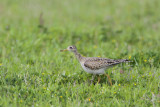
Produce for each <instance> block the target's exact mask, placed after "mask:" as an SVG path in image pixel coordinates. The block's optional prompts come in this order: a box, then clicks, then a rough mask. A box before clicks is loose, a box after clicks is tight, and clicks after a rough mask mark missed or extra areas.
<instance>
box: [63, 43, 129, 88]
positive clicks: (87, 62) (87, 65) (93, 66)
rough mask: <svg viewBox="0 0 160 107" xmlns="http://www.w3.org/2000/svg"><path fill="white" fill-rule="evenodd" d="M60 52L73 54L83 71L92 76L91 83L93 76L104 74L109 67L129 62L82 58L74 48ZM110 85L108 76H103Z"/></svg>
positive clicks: (124, 60) (70, 47)
mask: <svg viewBox="0 0 160 107" xmlns="http://www.w3.org/2000/svg"><path fill="white" fill-rule="evenodd" d="M62 51H71V52H73V53H74V54H75V56H76V58H77V59H78V61H79V62H80V64H81V66H82V68H83V69H84V71H86V72H88V73H91V74H94V75H93V78H92V81H93V79H94V77H95V75H99V74H105V70H106V69H107V68H109V67H112V66H114V65H117V64H120V63H123V62H130V61H129V60H128V59H117V60H114V59H107V58H100V57H83V56H81V54H79V53H78V51H77V48H76V46H68V48H67V49H64V50H61V52H62ZM105 75H106V76H107V78H108V80H109V82H110V85H112V81H111V79H110V76H109V75H108V74H105ZM99 82H100V77H98V83H99Z"/></svg>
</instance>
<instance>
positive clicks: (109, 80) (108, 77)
mask: <svg viewBox="0 0 160 107" xmlns="http://www.w3.org/2000/svg"><path fill="white" fill-rule="evenodd" d="M105 75H106V76H107V78H108V80H109V83H110V85H111V86H112V81H111V78H110V76H109V75H108V74H105Z"/></svg>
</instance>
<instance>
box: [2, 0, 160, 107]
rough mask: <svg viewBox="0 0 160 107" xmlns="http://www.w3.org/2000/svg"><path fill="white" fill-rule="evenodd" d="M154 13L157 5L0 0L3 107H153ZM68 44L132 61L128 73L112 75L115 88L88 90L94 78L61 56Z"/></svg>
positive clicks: (142, 0)
mask: <svg viewBox="0 0 160 107" xmlns="http://www.w3.org/2000/svg"><path fill="white" fill-rule="evenodd" d="M159 13H160V0H0V72H1V73H0V78H1V79H0V85H1V86H2V88H0V92H2V93H1V94H0V95H1V96H3V97H0V100H2V104H4V102H6V103H5V104H12V103H13V102H14V103H15V106H17V103H18V104H19V103H20V104H21V103H22V102H24V103H23V104H24V105H25V104H26V105H29V106H31V105H34V104H40V103H41V105H43V104H42V103H43V102H44V105H45V104H48V105H52V104H57V105H59V104H61V102H63V100H61V98H62V97H63V98H64V99H65V100H64V102H65V101H66V102H70V103H69V104H72V101H75V102H74V104H75V105H76V104H79V103H78V102H79V100H80V101H81V102H82V103H83V102H85V101H86V99H87V98H91V97H92V99H90V100H89V101H92V100H93V101H97V102H98V103H97V104H102V103H106V104H111V103H112V102H115V101H119V102H120V103H118V104H120V105H121V106H124V105H123V104H126V105H127V106H136V104H140V105H141V104H142V106H143V104H144V105H145V104H150V106H151V105H152V104H153V103H152V102H151V101H150V100H151V99H152V98H157V99H158V97H153V96H152V95H153V93H152V92H154V93H157V94H158V92H159V87H158V83H159V82H158V78H159V77H158V76H159V74H160V73H159V71H160V70H159V64H160V51H159V50H160V42H159V41H160V14H159ZM69 45H76V46H77V48H78V51H79V52H80V53H81V54H82V55H83V56H88V57H89V56H90V57H105V58H113V59H129V60H132V61H133V63H132V64H131V66H132V69H130V68H128V69H130V70H128V69H127V67H126V69H127V70H126V73H125V74H124V75H121V74H120V73H119V71H120V70H114V69H112V71H109V74H111V72H112V73H115V74H114V75H111V78H112V79H113V80H114V82H115V84H114V86H115V87H114V88H110V87H108V85H106V84H107V83H106V82H105V81H106V80H105V79H103V83H104V84H105V85H104V86H103V87H105V88H101V86H99V85H97V86H95V87H94V86H92V87H88V85H86V84H83V83H85V82H86V81H87V79H88V78H91V75H90V74H87V73H85V72H84V71H83V70H82V69H81V67H80V64H79V62H78V61H77V60H76V59H75V58H74V55H73V54H72V53H69V52H66V53H60V52H59V50H60V49H64V48H67V47H68V46H69ZM117 71H118V72H117ZM132 71H133V72H132ZM128 72H129V73H128ZM107 73H108V72H107ZM152 76H155V77H154V78H152ZM70 84H71V85H70ZM73 84H74V86H75V87H76V88H75V87H74V86H73ZM118 84H120V85H118ZM123 84H124V85H125V87H127V88H123ZM126 84H127V85H126ZM133 84H134V85H133ZM66 87H67V88H66ZM77 87H78V89H79V90H81V91H82V92H83V93H84V94H81V92H80V91H78V92H77V91H76V90H77ZM84 87H85V88H84ZM98 87H100V88H98ZM119 87H122V88H121V91H117V90H120V88H119ZM72 89H73V90H72ZM74 89H75V90H74ZM101 89H105V91H104V90H101ZM37 90H38V91H37ZM88 90H92V92H91V91H88ZM97 90H99V91H97ZM106 90H107V91H106ZM102 91H103V92H105V93H107V95H106V94H103V95H102V93H101V92H102ZM66 92H68V94H67V93H66ZM94 92H97V93H98V94H97V93H94ZM116 92H117V93H119V94H115V93H116ZM126 93H127V94H126ZM146 93H147V94H146ZM97 95H99V96H98V97H97ZM108 95H109V97H108ZM124 95H125V96H124ZM8 96H9V97H8ZM53 96H54V97H53ZM61 96H62V97H61ZM133 96H134V97H133ZM135 96H136V97H135ZM145 96H146V97H145ZM148 96H149V97H148ZM155 96H156V94H155ZM142 97H143V98H144V99H142ZM76 98H77V99H76ZM112 98H115V99H116V100H115V99H112ZM13 99H15V100H13ZM35 99H36V100H35ZM106 99H107V100H106ZM124 99H127V100H128V99H131V100H130V101H128V102H127V100H124ZM136 100H137V101H139V102H136V103H135V102H134V101H136ZM34 101H35V102H34ZM49 101H50V102H52V103H50V102H49ZM132 101H133V102H132ZM152 101H153V100H152ZM155 101H157V102H158V101H159V100H155ZM146 102H148V103H146ZM64 104H65V103H64ZM85 104H86V103H84V105H85ZM106 104H104V105H106ZM116 104H117V103H116V102H115V105H114V106H117V105H116ZM157 105H158V103H157ZM6 106H9V105H6ZM118 106H119V105H118Z"/></svg>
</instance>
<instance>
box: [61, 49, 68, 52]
mask: <svg viewBox="0 0 160 107" xmlns="http://www.w3.org/2000/svg"><path fill="white" fill-rule="evenodd" d="M64 51H68V49H63V50H60V52H64Z"/></svg>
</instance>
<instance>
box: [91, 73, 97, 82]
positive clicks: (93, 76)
mask: <svg viewBox="0 0 160 107" xmlns="http://www.w3.org/2000/svg"><path fill="white" fill-rule="evenodd" d="M95 76H96V75H92V79H91V84H92V83H93V80H94V78H95Z"/></svg>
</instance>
